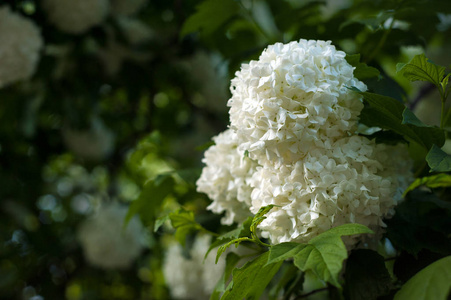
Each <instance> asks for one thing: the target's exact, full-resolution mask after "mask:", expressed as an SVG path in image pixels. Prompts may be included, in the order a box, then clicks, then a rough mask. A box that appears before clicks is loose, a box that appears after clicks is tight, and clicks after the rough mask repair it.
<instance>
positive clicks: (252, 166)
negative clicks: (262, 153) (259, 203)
mask: <svg viewBox="0 0 451 300" xmlns="http://www.w3.org/2000/svg"><path fill="white" fill-rule="evenodd" d="M213 141H214V142H215V145H213V146H211V147H210V148H209V149H208V150H207V151H206V152H205V158H204V160H203V161H204V162H205V163H206V165H207V166H206V167H205V168H204V169H203V172H202V176H201V177H200V178H199V180H198V182H197V185H198V187H199V189H200V190H201V191H202V192H203V193H206V194H207V195H208V196H209V197H210V199H214V200H215V201H213V202H212V203H211V204H210V206H208V209H210V210H211V211H213V212H215V213H218V214H219V213H222V212H224V211H225V216H224V218H223V219H222V223H223V224H227V225H231V224H232V223H233V222H243V221H244V220H246V218H247V217H249V216H252V213H251V212H250V211H249V207H250V206H251V193H252V188H251V179H252V175H253V174H254V173H255V171H256V168H257V166H258V164H257V163H256V162H254V161H253V160H251V159H249V158H248V157H245V156H244V153H243V152H241V151H239V150H238V139H237V136H236V133H234V132H233V131H232V130H230V129H229V130H226V131H224V132H223V133H221V134H219V135H218V136H216V137H214V138H213Z"/></svg>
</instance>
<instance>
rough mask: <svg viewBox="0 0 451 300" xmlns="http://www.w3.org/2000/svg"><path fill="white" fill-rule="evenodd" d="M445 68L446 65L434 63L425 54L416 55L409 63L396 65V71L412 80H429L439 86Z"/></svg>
mask: <svg viewBox="0 0 451 300" xmlns="http://www.w3.org/2000/svg"><path fill="white" fill-rule="evenodd" d="M445 70H446V68H445V67H442V66H438V65H436V64H434V63H432V62H431V61H430V60H428V59H427V58H426V56H425V55H424V54H420V55H415V56H414V58H412V60H411V61H409V62H408V63H407V64H402V63H399V64H397V65H396V72H397V73H401V74H402V75H404V77H406V78H407V79H409V80H410V81H418V80H420V81H429V82H430V83H433V84H434V85H436V86H437V87H439V86H440V83H441V81H442V78H443V76H444V75H445Z"/></svg>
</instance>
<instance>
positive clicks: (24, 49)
mask: <svg viewBox="0 0 451 300" xmlns="http://www.w3.org/2000/svg"><path fill="white" fill-rule="evenodd" d="M0 37H1V41H0V88H1V87H2V86H6V85H8V84H11V83H13V82H16V81H19V80H25V79H28V78H29V77H31V76H32V75H33V73H34V72H35V70H36V66H37V64H38V61H39V56H40V53H39V52H40V51H41V49H42V46H43V40H42V37H41V34H40V31H39V29H38V27H36V25H35V24H34V23H32V22H31V21H30V20H28V19H26V18H25V17H22V16H21V15H19V14H17V13H13V12H11V10H10V9H9V7H7V6H2V7H0Z"/></svg>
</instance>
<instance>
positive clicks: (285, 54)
mask: <svg viewBox="0 0 451 300" xmlns="http://www.w3.org/2000/svg"><path fill="white" fill-rule="evenodd" d="M345 56H346V54H345V53H344V52H342V51H337V50H336V49H335V47H334V46H333V45H331V43H330V42H326V41H314V40H300V41H299V42H291V43H289V44H281V43H277V44H275V45H272V46H269V47H268V48H267V49H266V50H265V51H264V52H263V53H262V54H261V56H260V58H259V60H258V61H251V62H250V63H249V64H243V65H242V67H241V70H240V71H238V72H237V73H236V77H235V78H234V79H233V80H232V86H231V91H232V98H231V99H230V100H229V102H228V106H230V111H229V113H230V129H229V130H227V131H226V132H224V133H222V134H220V135H219V136H217V137H215V138H214V141H215V143H216V144H215V145H214V146H212V147H211V148H210V149H208V150H207V151H206V153H205V158H204V160H203V162H204V163H205V164H206V166H205V167H204V169H203V172H202V175H201V177H200V178H199V180H198V182H197V187H198V191H199V192H204V193H206V194H207V195H208V196H209V197H210V198H211V199H212V200H213V202H212V204H211V205H210V206H209V209H210V210H212V211H213V212H215V213H222V212H225V217H224V219H223V220H222V222H223V223H224V224H231V223H232V222H234V221H235V222H242V221H243V219H244V218H245V217H246V216H248V215H249V214H250V213H253V214H255V213H256V212H257V211H258V210H259V209H260V208H261V207H263V206H266V205H270V204H275V205H277V207H274V208H273V209H272V210H271V211H270V212H269V213H268V214H267V215H266V216H267V218H266V219H265V220H264V221H263V222H262V223H261V224H260V226H259V227H260V229H261V230H262V234H263V236H265V237H269V238H270V239H271V241H272V242H273V243H281V242H287V241H299V242H305V241H308V240H309V239H311V238H312V237H314V236H316V235H318V234H320V233H322V232H324V231H326V230H328V229H330V228H332V227H335V226H338V225H341V224H345V223H360V224H363V225H366V226H369V227H372V228H378V227H380V226H382V227H383V226H384V225H385V224H384V223H383V221H382V218H384V217H390V216H392V215H393V213H394V210H393V207H394V206H395V205H396V204H397V203H398V202H399V201H400V200H401V194H402V191H403V190H404V189H405V188H406V187H407V184H408V182H409V180H410V177H411V172H410V161H409V160H408V154H407V152H406V149H405V147H404V146H403V145H397V146H388V145H384V144H376V143H375V142H374V141H373V140H369V139H367V138H365V137H362V136H358V135H356V134H355V131H356V128H357V122H358V116H359V114H360V111H361V110H362V108H363V104H362V101H361V96H359V94H357V93H354V92H352V91H351V90H349V89H348V87H351V86H355V87H357V88H358V89H360V90H366V86H365V85H364V84H363V83H362V82H360V81H359V80H358V79H356V78H355V77H354V76H353V67H352V66H351V65H350V64H349V63H348V62H347V61H346V59H345Z"/></svg>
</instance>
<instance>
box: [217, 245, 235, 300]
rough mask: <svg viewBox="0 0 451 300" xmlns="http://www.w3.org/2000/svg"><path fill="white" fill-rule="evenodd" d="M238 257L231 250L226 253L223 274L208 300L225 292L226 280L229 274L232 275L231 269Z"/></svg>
mask: <svg viewBox="0 0 451 300" xmlns="http://www.w3.org/2000/svg"><path fill="white" fill-rule="evenodd" d="M240 259H241V257H240V256H239V255H237V254H235V253H233V252H230V253H229V254H227V257H226V266H225V270H224V274H223V275H222V277H221V279H220V280H219V281H218V283H217V284H216V286H215V289H214V290H213V293H212V294H211V297H210V300H219V298H220V297H221V294H222V293H224V292H225V290H226V284H227V281H228V280H229V277H230V275H232V271H233V269H234V268H235V266H236V265H237V263H238V262H239V261H240Z"/></svg>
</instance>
